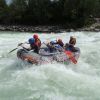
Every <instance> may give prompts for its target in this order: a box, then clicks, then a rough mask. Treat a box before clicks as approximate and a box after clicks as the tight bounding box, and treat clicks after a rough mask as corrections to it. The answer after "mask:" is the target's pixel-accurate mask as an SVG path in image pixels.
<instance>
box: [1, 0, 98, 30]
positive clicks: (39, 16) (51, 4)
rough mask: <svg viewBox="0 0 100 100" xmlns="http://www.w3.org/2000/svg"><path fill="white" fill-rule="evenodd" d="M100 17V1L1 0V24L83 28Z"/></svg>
mask: <svg viewBox="0 0 100 100" xmlns="http://www.w3.org/2000/svg"><path fill="white" fill-rule="evenodd" d="M94 17H100V0H52V1H51V0H12V2H11V3H10V4H9V5H7V4H6V2H5V0H0V23H1V24H24V25H53V24H55V25H58V24H64V25H66V26H67V27H73V28H76V27H83V26H85V25H88V24H91V23H92V22H93V18H94Z"/></svg>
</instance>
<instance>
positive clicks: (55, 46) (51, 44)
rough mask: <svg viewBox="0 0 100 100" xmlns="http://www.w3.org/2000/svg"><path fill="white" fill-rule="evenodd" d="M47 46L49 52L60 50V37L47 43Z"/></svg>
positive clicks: (61, 44) (61, 46)
mask: <svg viewBox="0 0 100 100" xmlns="http://www.w3.org/2000/svg"><path fill="white" fill-rule="evenodd" d="M47 46H48V48H49V50H50V52H51V53H52V52H55V51H56V50H59V51H62V48H63V46H64V43H63V42H62V39H58V40H56V41H51V42H49V43H47Z"/></svg>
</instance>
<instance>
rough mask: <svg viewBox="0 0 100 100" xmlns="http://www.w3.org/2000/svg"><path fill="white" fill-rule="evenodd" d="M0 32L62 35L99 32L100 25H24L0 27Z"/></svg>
mask: <svg viewBox="0 0 100 100" xmlns="http://www.w3.org/2000/svg"><path fill="white" fill-rule="evenodd" d="M0 31H12V32H41V33H51V32H54V33H63V32H75V31H92V32H100V23H94V24H92V25H91V26H89V27H83V28H77V29H71V28H70V29H68V28H66V26H62V25H55V26H40V25H39V26H26V25H0Z"/></svg>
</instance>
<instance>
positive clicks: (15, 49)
mask: <svg viewBox="0 0 100 100" xmlns="http://www.w3.org/2000/svg"><path fill="white" fill-rule="evenodd" d="M22 44H24V43H19V44H18V46H17V48H14V49H12V50H11V51H9V52H8V54H9V53H12V52H13V51H15V50H17V49H18V47H19V46H21V45H22Z"/></svg>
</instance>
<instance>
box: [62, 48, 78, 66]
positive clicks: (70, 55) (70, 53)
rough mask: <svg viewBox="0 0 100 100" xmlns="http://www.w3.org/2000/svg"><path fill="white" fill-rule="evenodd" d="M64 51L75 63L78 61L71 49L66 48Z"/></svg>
mask: <svg viewBox="0 0 100 100" xmlns="http://www.w3.org/2000/svg"><path fill="white" fill-rule="evenodd" d="M64 53H65V54H66V55H67V56H68V57H69V59H70V60H71V61H72V62H73V63H74V64H76V63H77V60H76V59H75V57H74V54H73V53H72V52H71V51H66V50H65V51H64Z"/></svg>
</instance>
